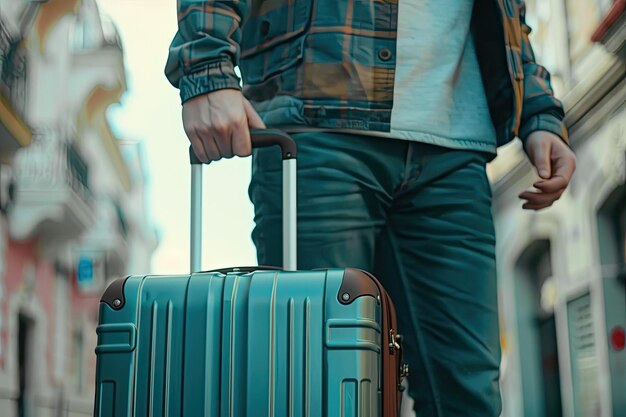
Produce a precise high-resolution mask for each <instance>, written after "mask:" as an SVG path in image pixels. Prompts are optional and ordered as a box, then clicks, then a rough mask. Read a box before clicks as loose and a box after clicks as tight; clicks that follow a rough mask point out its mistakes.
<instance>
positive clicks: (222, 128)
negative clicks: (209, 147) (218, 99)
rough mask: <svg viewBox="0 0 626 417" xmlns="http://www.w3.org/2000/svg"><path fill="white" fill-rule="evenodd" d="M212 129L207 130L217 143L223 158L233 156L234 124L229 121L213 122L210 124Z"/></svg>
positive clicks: (216, 145)
mask: <svg viewBox="0 0 626 417" xmlns="http://www.w3.org/2000/svg"><path fill="white" fill-rule="evenodd" d="M209 129H210V130H209V131H208V132H207V133H208V134H209V135H210V139H211V140H212V141H213V143H214V144H215V147H216V148H217V149H218V150H219V155H220V157H222V158H232V157H233V145H232V130H233V126H232V125H230V124H229V123H226V122H222V121H218V122H213V123H212V124H211V125H210V128H209Z"/></svg>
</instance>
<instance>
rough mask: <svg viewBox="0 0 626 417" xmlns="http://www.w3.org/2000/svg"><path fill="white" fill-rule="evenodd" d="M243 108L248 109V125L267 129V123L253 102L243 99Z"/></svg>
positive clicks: (251, 127)
mask: <svg viewBox="0 0 626 417" xmlns="http://www.w3.org/2000/svg"><path fill="white" fill-rule="evenodd" d="M243 108H244V110H245V111H246V117H247V118H248V126H249V127H250V129H265V123H263V120H262V119H261V116H259V114H258V113H257V112H256V110H254V107H252V104H250V102H249V101H248V100H247V99H246V98H244V99H243Z"/></svg>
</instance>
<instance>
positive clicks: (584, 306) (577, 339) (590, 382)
mask: <svg viewBox="0 0 626 417" xmlns="http://www.w3.org/2000/svg"><path fill="white" fill-rule="evenodd" d="M567 321H568V332H569V345H570V358H571V366H572V385H573V389H574V416H575V417H585V416H599V415H600V392H599V387H598V376H599V375H598V373H599V369H598V368H599V366H598V365H599V364H598V356H597V353H596V343H595V332H594V326H593V317H592V315H591V297H590V295H589V293H587V294H585V295H583V296H580V297H578V298H575V299H573V300H571V301H569V302H568V303H567Z"/></svg>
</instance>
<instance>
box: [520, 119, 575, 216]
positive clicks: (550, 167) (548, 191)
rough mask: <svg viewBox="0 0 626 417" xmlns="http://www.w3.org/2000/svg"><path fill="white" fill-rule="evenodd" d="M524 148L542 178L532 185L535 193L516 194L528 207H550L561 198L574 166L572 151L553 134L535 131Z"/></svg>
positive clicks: (536, 208)
mask: <svg viewBox="0 0 626 417" xmlns="http://www.w3.org/2000/svg"><path fill="white" fill-rule="evenodd" d="M524 150H525V151H526V154H527V155H528V159H529V160H530V162H531V163H532V164H533V165H534V166H535V168H537V173H538V174H539V176H540V177H541V178H542V179H541V180H539V181H537V182H535V183H534V184H533V186H534V187H535V188H537V189H538V190H539V191H538V192H533V191H525V192H523V193H521V194H520V195H519V198H520V199H523V200H527V201H526V203H524V205H523V206H522V208H524V209H528V210H540V209H543V208H546V207H550V206H551V205H552V203H554V202H555V201H556V200H558V199H559V198H561V194H563V192H564V191H565V189H566V188H567V186H568V184H569V182H570V180H571V179H572V174H573V173H574V170H575V169H576V157H575V156H574V152H572V150H571V149H570V148H569V147H568V146H567V145H566V144H565V143H564V142H563V140H562V139H561V138H560V137H558V136H557V135H555V134H554V133H550V132H545V131H536V132H533V133H531V134H530V136H528V138H526V143H525V146H524Z"/></svg>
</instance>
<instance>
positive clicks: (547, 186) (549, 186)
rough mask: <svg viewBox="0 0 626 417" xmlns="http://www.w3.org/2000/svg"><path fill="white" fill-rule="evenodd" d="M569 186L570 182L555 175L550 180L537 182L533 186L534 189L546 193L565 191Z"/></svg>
mask: <svg viewBox="0 0 626 417" xmlns="http://www.w3.org/2000/svg"><path fill="white" fill-rule="evenodd" d="M567 184H569V180H567V179H566V178H565V177H562V176H560V175H558V176H557V175H555V176H554V177H552V178H550V179H549V180H543V181H537V182H536V183H534V184H533V187H535V188H537V189H539V190H541V191H543V192H544V193H555V192H557V191H562V190H565V188H566V187H567Z"/></svg>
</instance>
